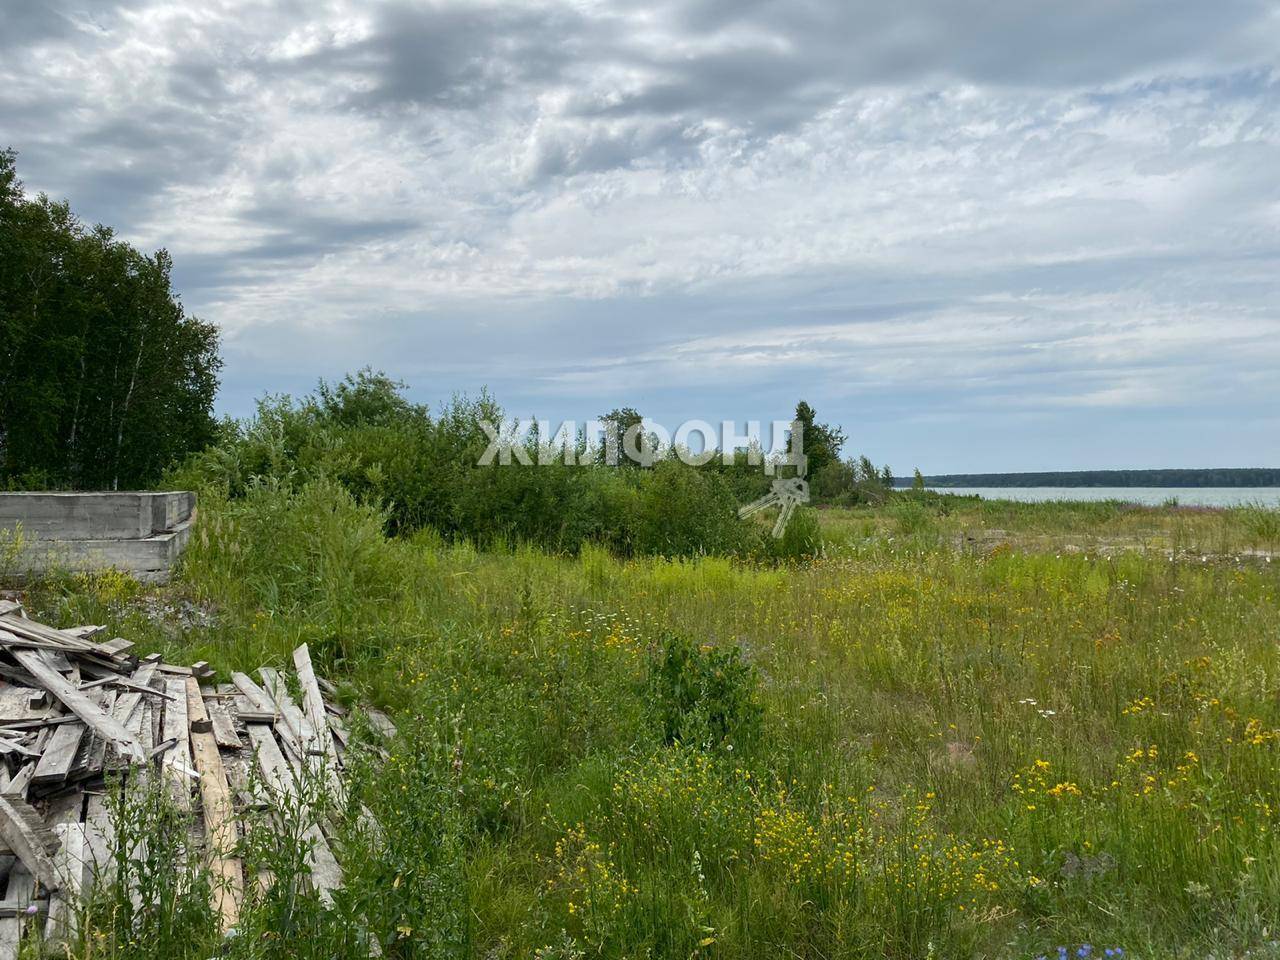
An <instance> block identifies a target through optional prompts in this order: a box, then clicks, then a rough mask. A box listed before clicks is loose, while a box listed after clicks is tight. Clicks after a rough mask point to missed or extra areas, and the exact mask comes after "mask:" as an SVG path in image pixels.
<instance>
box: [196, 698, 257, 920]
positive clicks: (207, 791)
mask: <svg viewBox="0 0 1280 960" xmlns="http://www.w3.org/2000/svg"><path fill="white" fill-rule="evenodd" d="M185 687H186V693H187V713H188V715H189V716H190V718H191V751H192V754H193V755H194V756H195V763H196V769H197V770H198V771H199V772H200V802H201V805H202V806H203V808H204V823H205V836H206V837H207V838H208V851H207V852H208V858H209V870H210V872H211V873H212V874H213V880H214V883H213V905H214V908H215V909H216V910H217V911H218V915H219V916H220V917H221V918H222V931H223V933H226V932H227V931H229V930H231V929H233V928H234V927H235V925H236V923H237V922H239V919H240V903H241V901H243V900H244V875H243V867H242V865H241V863H240V860H239V859H238V858H237V857H236V856H235V853H234V851H235V847H236V838H237V833H236V822H235V815H234V812H233V810H232V805H231V787H230V785H229V784H228V782H227V773H226V770H225V769H224V768H223V766H222V755H221V754H220V753H219V752H218V741H217V738H216V737H215V736H214V734H213V732H212V729H209V730H207V731H206V730H196V724H198V723H203V722H207V721H208V716H207V715H206V714H205V707H204V698H203V697H202V696H201V695H200V686H199V684H197V683H196V681H195V678H194V677H193V678H191V679H188V680H187V681H186V684H185ZM210 728H212V724H210Z"/></svg>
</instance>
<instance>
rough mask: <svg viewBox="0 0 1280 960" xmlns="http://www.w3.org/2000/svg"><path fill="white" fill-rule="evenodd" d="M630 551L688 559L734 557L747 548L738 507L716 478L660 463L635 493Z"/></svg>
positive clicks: (669, 462)
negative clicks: (635, 515) (635, 512)
mask: <svg viewBox="0 0 1280 960" xmlns="http://www.w3.org/2000/svg"><path fill="white" fill-rule="evenodd" d="M638 514H639V516H638V518H637V522H636V533H635V549H636V552H638V553H649V554H661V555H663V556H692V555H694V554H699V553H711V554H716V553H719V554H734V553H738V552H741V551H742V550H743V549H744V548H745V547H746V546H747V544H748V542H749V533H748V531H749V530H750V528H749V527H747V526H746V525H745V524H744V523H743V522H742V521H741V520H739V519H738V502H737V501H736V500H735V499H734V498H733V494H732V492H731V491H730V490H729V487H728V484H726V483H725V482H724V481H723V480H721V479H720V477H718V476H716V475H715V474H712V473H708V472H705V471H701V470H696V469H692V468H689V467H687V466H685V465H683V464H681V463H679V462H676V461H665V462H663V463H660V464H658V465H657V466H656V467H655V468H654V469H653V470H652V471H649V472H648V476H647V478H646V481H645V482H644V484H643V485H642V486H641V488H640V495H639V506H638Z"/></svg>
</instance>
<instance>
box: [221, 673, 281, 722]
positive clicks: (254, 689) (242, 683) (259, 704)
mask: <svg viewBox="0 0 1280 960" xmlns="http://www.w3.org/2000/svg"><path fill="white" fill-rule="evenodd" d="M231 682H232V683H234V684H235V687H236V689H237V690H239V691H240V694H241V695H242V696H243V697H244V698H245V699H246V700H248V701H249V703H250V705H251V706H252V707H253V709H255V710H258V711H267V712H270V713H275V712H276V705H275V703H273V702H272V700H271V698H270V697H269V696H267V694H266V691H265V690H263V689H262V688H261V687H260V686H258V685H257V684H256V683H254V682H253V680H252V679H250V677H249V676H248V674H244V673H233V674H231Z"/></svg>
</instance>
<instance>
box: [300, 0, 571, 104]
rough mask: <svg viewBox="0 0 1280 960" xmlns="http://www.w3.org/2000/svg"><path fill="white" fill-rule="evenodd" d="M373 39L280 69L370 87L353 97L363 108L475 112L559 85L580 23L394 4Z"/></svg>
mask: <svg viewBox="0 0 1280 960" xmlns="http://www.w3.org/2000/svg"><path fill="white" fill-rule="evenodd" d="M376 9H377V16H376V19H375V24H374V30H373V33H372V35H371V36H370V37H368V38H366V39H361V40H358V41H353V42H349V43H339V42H335V43H333V44H330V45H328V46H326V47H325V48H324V49H322V50H320V51H318V52H315V53H309V54H306V55H305V56H301V57H298V58H296V59H295V60H293V61H292V62H289V63H287V64H285V65H284V66H286V67H287V68H288V69H291V70H296V71H301V72H303V73H305V74H307V75H310V76H313V77H318V76H321V75H323V74H324V73H326V72H328V71H335V70H336V71H339V72H341V73H343V74H346V75H348V76H354V77H358V78H362V79H365V80H367V81H369V88H368V89H365V90H361V91H360V92H358V93H356V94H353V95H351V96H350V98H349V100H350V103H351V104H352V105H354V106H358V107H363V108H380V107H384V106H405V105H421V106H428V107H444V108H451V109H463V108H467V107H475V106H477V105H479V104H481V103H483V102H484V101H486V100H487V99H489V98H490V97H492V96H493V95H495V94H496V93H497V92H498V91H500V90H505V89H508V88H510V87H512V86H513V85H515V84H524V83H539V82H546V81H552V80H556V79H558V77H559V76H560V73H561V70H562V69H563V67H564V65H565V63H566V62H567V60H568V57H569V51H568V48H567V44H568V42H569V41H570V39H571V38H572V37H573V36H576V35H577V34H579V33H580V31H581V30H582V28H583V24H582V22H581V21H580V20H579V19H578V18H577V17H576V16H573V15H570V14H568V13H566V12H563V11H555V10H552V9H549V8H523V9H522V8H517V7H515V6H513V5H507V4H487V3H486V4H480V5H462V4H456V3H455V4H443V3H426V4H421V5H415V4H406V3H392V4H385V5H382V6H380V7H378V8H376Z"/></svg>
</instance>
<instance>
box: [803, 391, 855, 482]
mask: <svg viewBox="0 0 1280 960" xmlns="http://www.w3.org/2000/svg"><path fill="white" fill-rule="evenodd" d="M795 419H796V422H798V423H799V424H800V426H801V428H802V429H803V431H804V454H805V456H806V457H808V458H809V463H808V472H809V473H810V474H816V473H819V472H821V471H822V469H823V468H824V467H826V466H827V465H828V464H831V463H838V462H839V460H840V449H841V448H842V447H843V446H844V444H845V441H846V440H848V437H847V436H845V432H844V431H843V430H842V429H841V428H840V427H839V426H835V425H832V424H829V423H818V422H817V414H816V413H815V412H814V409H813V407H811V406H809V404H807V403H805V402H804V401H803V400H801V401H800V402H799V403H797V404H796V416H795Z"/></svg>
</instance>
